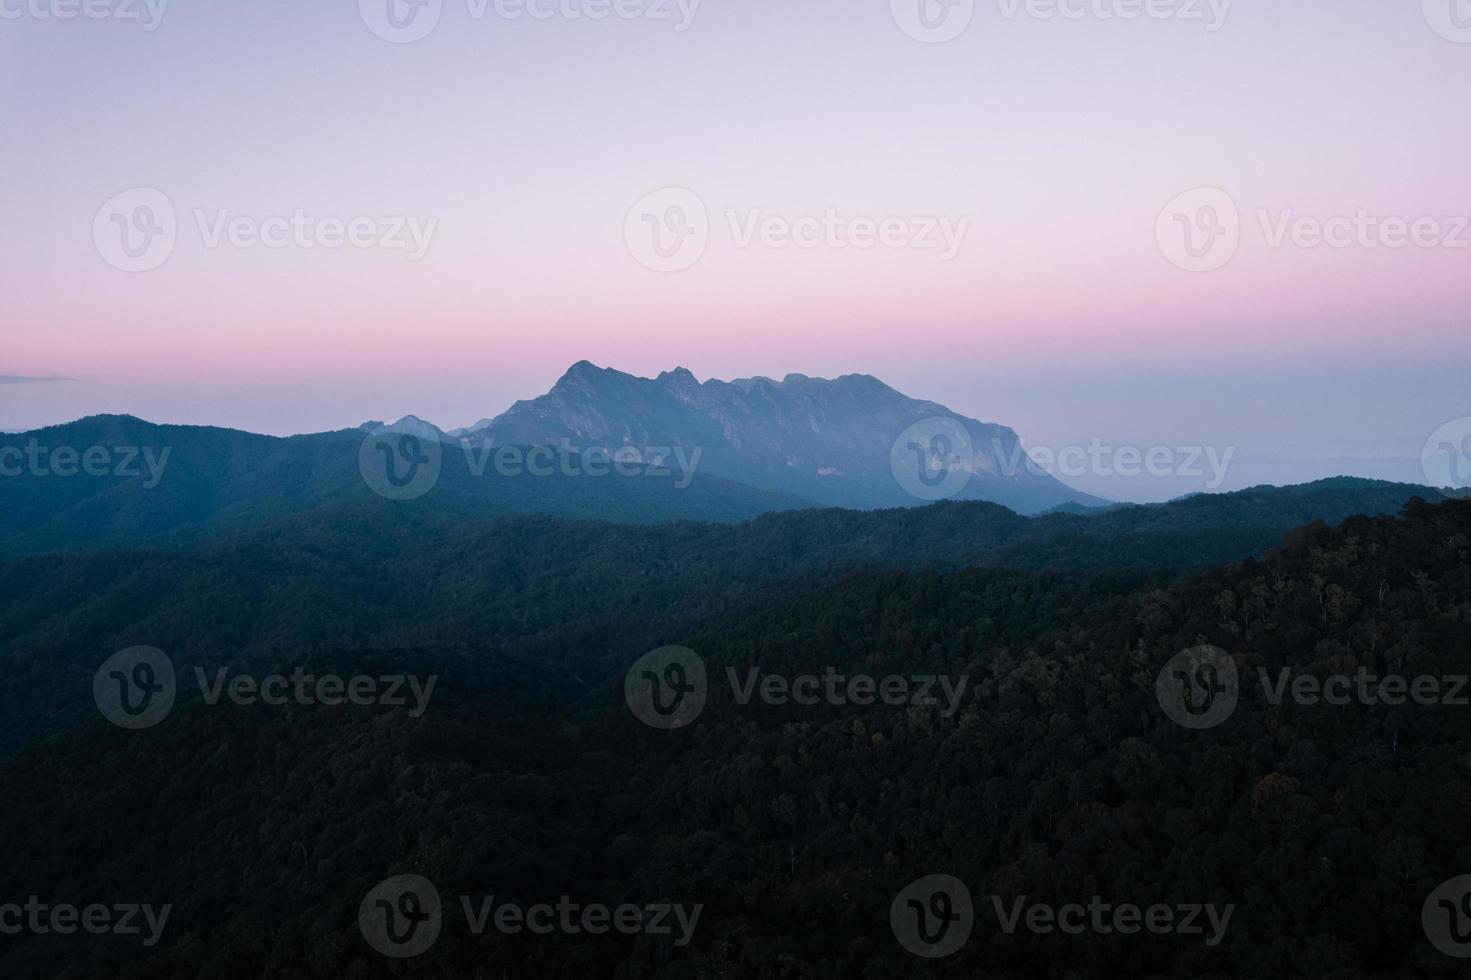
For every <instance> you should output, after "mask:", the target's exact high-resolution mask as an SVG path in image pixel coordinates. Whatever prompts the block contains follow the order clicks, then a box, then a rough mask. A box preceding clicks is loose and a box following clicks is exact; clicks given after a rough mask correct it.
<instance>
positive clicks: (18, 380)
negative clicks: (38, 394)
mask: <svg viewBox="0 0 1471 980" xmlns="http://www.w3.org/2000/svg"><path fill="white" fill-rule="evenodd" d="M70 380H71V379H70V378H28V377H26V376H25V375H23V374H0V385H23V384H32V383H36V382H41V381H70Z"/></svg>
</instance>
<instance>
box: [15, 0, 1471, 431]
mask: <svg viewBox="0 0 1471 980" xmlns="http://www.w3.org/2000/svg"><path fill="white" fill-rule="evenodd" d="M88 13H90V14H92V15H94V16H88V15H87V14H88ZM600 13H601V14H604V15H605V16H601V17H599V16H597V15H598V14H600ZM67 14H75V15H76V16H73V17H71V18H66V15H67ZM420 35H422V36H420ZM1468 91H1471V0H1420V2H1413V0H1403V2H1396V3H1385V2H1382V0H1295V2H1293V3H1290V4H1287V3H1281V2H1268V0H1236V2H1232V3H1227V2H1225V0H1214V3H1212V2H1211V0H1062V2H1061V3H1060V4H1058V3H1053V2H1050V0H1030V2H1021V0H954V2H953V3H950V4H946V3H942V2H940V0H805V2H803V3H791V2H789V0H788V2H774V0H771V2H768V0H702V2H695V0H682V2H680V0H490V2H486V3H482V2H481V0H421V2H420V4H418V5H415V4H413V3H410V2H409V0H328V2H323V3H316V4H299V3H288V2H285V0H259V2H255V3H250V4H241V3H236V2H224V0H190V2H189V3H187V4H186V3H177V2H176V3H173V4H169V3H166V2H164V0H85V2H84V0H0V172H3V173H4V174H5V180H4V181H0V209H3V210H0V213H3V214H4V215H5V220H4V221H3V222H0V331H3V339H4V343H3V344H0V429H7V430H14V429H26V428H31V427H35V426H40V425H45V424H50V423H55V422H60V421H65V420H69V419H72V418H77V417H80V416H83V415H88V414H94V413H98V412H125V413H129V414H134V415H139V416H142V417H145V418H149V419H151V420H154V421H159V422H190V423H204V424H215V425H229V426H235V427H240V428H246V429H251V430H254V431H260V432H269V433H277V434H286V433H294V432H304V431H318V430H322V429H330V428H340V427H345V426H351V425H356V424H358V423H360V422H361V421H363V420H365V419H369V418H396V417H398V416H399V415H403V414H407V413H413V414H416V415H419V416H421V417H424V418H427V419H430V420H432V421H434V422H436V423H438V424H440V425H441V426H444V427H446V428H448V427H453V426H458V425H464V424H467V423H469V422H471V421H474V420H475V419H478V418H481V417H484V416H491V415H495V414H497V413H498V412H500V411H502V410H504V409H505V408H506V407H507V406H508V405H509V404H510V403H511V402H512V401H514V400H516V399H518V398H528V397H533V396H535V395H537V394H539V393H541V392H543V391H545V390H546V389H547V388H548V387H550V386H551V384H552V383H553V382H554V381H555V380H556V378H557V377H558V376H560V374H561V373H562V372H563V371H564V370H565V369H566V367H567V366H568V365H570V364H571V363H573V362H574V361H577V360H580V359H583V358H586V359H589V360H592V361H593V362H595V363H598V364H602V365H608V366H613V367H617V368H620V369H622V370H626V371H630V372H632V373H636V374H645V375H652V374H655V373H657V372H659V371H661V370H665V369H669V368H672V367H674V366H676V365H682V366H684V367H687V368H689V369H690V370H692V371H693V372H694V373H695V374H696V375H697V376H698V377H701V378H707V377H719V378H731V377H739V376H749V375H756V374H765V375H772V376H776V377H781V376H783V375H785V374H787V373H789V372H800V373H803V374H808V375H813V376H822V377H832V376H836V375H839V374H845V373H851V372H857V373H866V374H873V375H876V376H878V377H880V378H882V379H884V380H885V381H887V382H888V383H890V384H891V385H893V386H894V387H896V388H898V389H900V390H901V391H904V392H906V393H908V394H911V395H914V396H916V397H922V398H929V399H932V400H935V401H939V402H942V403H944V404H946V405H947V406H949V407H950V408H952V409H954V410H956V411H959V412H963V413H964V414H967V415H970V416H974V417H977V418H980V419H983V420H986V421H996V422H1002V423H1004V424H1007V425H1011V426H1013V427H1014V428H1016V429H1017V430H1018V431H1019V432H1020V433H1021V434H1022V436H1023V437H1024V439H1026V440H1027V441H1028V442H1029V443H1034V444H1042V445H1068V444H1087V443H1088V442H1089V441H1091V440H1094V439H1102V440H1105V441H1107V442H1112V443H1115V444H1132V445H1139V446H1149V445H1154V444H1160V443H1165V444H1213V445H1221V446H1230V447H1233V448H1234V449H1235V451H1236V452H1237V453H1238V455H1239V456H1241V457H1243V458H1246V457H1249V458H1260V459H1278V458H1283V459H1285V458H1292V459H1319V460H1328V459H1338V458H1341V457H1355V458H1364V459H1368V458H1393V459H1410V460H1413V459H1417V458H1418V457H1419V455H1420V452H1421V448H1422V446H1423V445H1424V444H1425V441H1426V439H1427V437H1428V436H1429V435H1430V434H1431V433H1432V432H1433V431H1434V430H1436V429H1437V428H1438V427H1440V426H1442V425H1443V424H1444V423H1446V422H1447V421H1449V420H1452V419H1457V418H1463V417H1466V416H1471V383H1468V379H1471V371H1468V369H1471V344H1468V343H1467V338H1468V334H1471V329H1468V328H1471V317H1468V313H1471V230H1468V229H1467V227H1466V218H1465V217H1464V216H1466V215H1471V167H1468V166H1467V165H1466V161H1467V160H1468V159H1471V123H1468V119H1471V116H1468V114H1467V112H1466V108H1465V105H1464V101H1465V99H1464V97H1465V93H1466V92H1468ZM1345 219H1346V220H1345ZM1396 226H1398V227H1396ZM349 228H351V229H353V231H352V234H351V235H349V234H348V229H349ZM947 236H948V237H947ZM349 238H351V240H350V241H349V240H348V239H349ZM267 243H269V244H267ZM27 378H48V379H62V380H46V381H39V380H37V381H26V380H23V379H27Z"/></svg>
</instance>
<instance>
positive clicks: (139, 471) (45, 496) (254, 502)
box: [0, 415, 811, 556]
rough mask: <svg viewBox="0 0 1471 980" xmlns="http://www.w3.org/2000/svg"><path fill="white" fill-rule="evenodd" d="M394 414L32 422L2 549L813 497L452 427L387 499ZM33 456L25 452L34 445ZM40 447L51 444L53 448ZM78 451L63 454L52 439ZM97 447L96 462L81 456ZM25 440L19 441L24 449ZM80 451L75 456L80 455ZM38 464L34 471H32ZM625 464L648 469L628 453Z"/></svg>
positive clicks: (744, 515)
mask: <svg viewBox="0 0 1471 980" xmlns="http://www.w3.org/2000/svg"><path fill="white" fill-rule="evenodd" d="M384 428H385V427H384V426H382V425H381V424H380V423H368V424H367V425H365V426H364V427H363V428H361V429H347V430H342V431H337V432H323V433H317V434H314V435H302V436H292V437H290V438H284V439H283V438H276V437H273V436H263V435H254V434H251V433H248V432H239V431H236V430H233V429H219V428H211V427H205V426H178V425H155V424H153V423H150V422H145V421H142V420H141V419H136V418H133V417H131V416H125V415H102V416H93V417H90V418H86V419H82V420H80V421H77V422H72V423H69V424H67V425H60V426H52V427H50V428H46V429H38V430H35V431H33V432H26V433H19V434H9V435H0V453H5V454H6V455H4V456H3V458H0V462H3V463H4V464H5V466H6V468H7V471H8V472H10V473H14V472H15V470H16V469H17V468H18V469H19V470H20V472H19V473H18V474H16V475H0V556H10V555H20V554H35V553H40V552H45V551H56V550H77V549H91V548H102V547H112V546H119V545H129V546H137V545H148V546H156V545H165V544H176V543H182V542H184V541H187V540H189V539H190V538H193V537H198V536H200V535H205V534H210V533H213V532H215V531H218V530H223V529H226V528H229V527H232V526H236V525H240V524H247V523H253V522H255V521H259V520H263V519H271V518H277V517H283V516H291V515H295V514H305V513H308V512H312V511H315V510H317V509H319V508H323V507H332V506H338V505H342V504H354V503H360V504H366V505H369V506H373V507H379V508H392V507H400V508H404V507H407V508H417V509H425V510H432V511H435V512H442V513H445V514H448V515H451V516H462V517H467V518H468V517H495V516H507V515H514V514H546V515H550V516H554V517H580V518H601V519H605V520H610V521H618V522H622V523H629V524H651V523H662V522H665V521H674V520H701V521H715V522H731V521H741V520H746V519H748V518H751V517H755V516H757V515H758V514H764V513H768V512H770V511H778V510H788V509H791V508H796V507H808V506H811V504H810V503H809V502H807V501H805V500H801V499H799V498H797V497H794V496H791V495H784V494H778V493H772V492H770V491H766V490H759V489H754V488H752V487H748V486H743V485H741V484H737V483H733V482H731V481H729V480H722V479H720V478H719V477H716V476H713V475H710V474H706V473H702V472H698V471H697V472H695V473H693V474H691V475H690V477H689V479H688V481H687V482H686V481H685V479H684V477H683V476H682V475H681V474H679V473H677V472H673V467H664V469H665V470H667V471H669V472H668V474H667V475H659V474H657V473H654V475H650V476H648V477H647V478H645V477H643V476H638V477H634V478H620V477H615V476H604V477H602V478H590V477H588V476H586V475H574V476H569V475H567V474H566V473H565V472H563V471H562V469H561V468H560V467H552V468H551V472H549V473H548V474H547V475H545V476H529V475H526V473H525V472H524V467H523V468H522V470H521V472H520V475H505V474H503V473H501V472H498V471H497V469H496V467H495V466H494V465H493V463H492V462H491V461H490V460H487V459H486V458H484V456H483V455H482V456H476V455H473V454H471V453H467V452H466V451H464V450H463V449H462V448H461V447H460V446H459V445H458V444H457V443H455V442H453V441H448V442H445V443H443V445H442V446H441V447H440V448H441V452H442V457H441V461H440V464H439V466H438V472H437V476H436V479H435V480H434V484H433V486H432V488H431V489H429V490H428V491H427V492H426V493H425V494H424V495H423V496H422V497H421V498H419V499H415V500H408V501H395V500H385V499H383V498H382V497H381V496H379V495H378V494H376V493H374V490H373V487H372V485H371V484H370V483H369V482H368V481H367V480H366V479H365V477H364V470H363V464H362V462H361V460H360V450H361V449H362V447H363V445H364V440H365V439H366V438H367V436H368V435H369V434H371V433H373V432H375V431H380V430H382V429H384ZM391 429H392V430H394V431H402V432H413V433H416V434H419V435H421V436H422V437H424V438H425V439H428V438H430V437H431V433H432V432H434V431H437V430H434V428H433V426H430V425H429V424H428V423H425V422H422V421H420V420H418V419H413V418H412V417H409V418H407V419H404V420H401V421H400V422H399V423H395V424H394V425H393V426H392V427H391ZM32 444H34V446H35V447H37V448H38V451H37V452H36V453H34V454H33V455H35V457H36V459H35V463H34V465H33V462H32V460H30V459H28V458H27V457H26V455H25V454H26V451H27V448H28V447H29V446H31V445H32ZM39 449H44V450H45V451H46V452H45V454H44V455H42V454H40V452H39ZM58 449H66V450H70V453H69V454H68V455H66V456H62V457H60V458H57V457H55V456H54V455H53V453H54V452H55V450H58ZM90 450H98V451H99V453H97V454H94V458H93V461H92V462H93V465H92V467H91V471H90V473H89V472H88V471H87V470H85V469H84V468H83V466H84V461H85V459H86V454H87V453H88V451H90ZM17 452H19V453H20V454H21V455H19V456H17V455H16V453H17ZM73 454H74V456H75V458H73ZM33 470H34V472H33ZM625 471H627V472H636V473H639V474H643V473H649V472H651V471H650V469H649V468H648V467H643V466H640V467H626V468H625Z"/></svg>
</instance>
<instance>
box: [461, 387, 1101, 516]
mask: <svg viewBox="0 0 1471 980" xmlns="http://www.w3.org/2000/svg"><path fill="white" fill-rule="evenodd" d="M934 420H946V422H949V423H954V424H955V425H954V426H946V423H945V422H941V423H938V424H936V423H935V421H934ZM927 422H928V423H930V424H931V425H934V426H935V427H936V428H942V427H946V428H948V430H949V431H950V432H951V433H952V434H954V441H955V442H956V443H960V442H962V441H963V439H962V438H961V437H960V435H959V434H958V433H956V432H955V426H958V427H959V429H960V430H963V432H964V436H965V437H967V438H968V440H969V442H970V447H971V449H972V450H973V452H971V453H970V454H968V457H969V458H964V459H959V460H957V461H956V462H955V464H954V465H956V466H959V467H961V468H964V469H968V470H969V479H967V480H966V481H965V483H964V485H963V486H961V487H960V488H959V489H958V490H957V491H956V492H955V493H954V494H947V495H946V496H947V497H950V498H951V499H956V500H988V501H991V502H992V503H998V504H1002V505H1004V506H1006V507H1010V508H1011V509H1012V510H1015V511H1017V512H1018V513H1021V514H1034V513H1039V512H1041V511H1044V510H1047V509H1049V508H1052V507H1056V506H1058V505H1059V504H1081V505H1084V506H1098V505H1102V504H1106V503H1107V501H1104V500H1101V499H1100V498H1098V497H1094V496H1091V495H1089V494H1085V493H1081V492H1078V491H1076V490H1073V489H1072V488H1070V487H1068V486H1065V485H1064V484H1062V483H1061V482H1059V481H1058V480H1056V479H1054V478H1053V477H1052V476H1049V475H1048V474H1046V473H1043V472H1041V471H1040V470H1038V469H1036V468H1035V467H1032V466H1029V465H1027V462H1026V457H1025V455H1024V454H1023V451H1022V449H1021V441H1020V440H1019V439H1018V437H1017V434H1016V432H1015V431H1013V430H1012V429H1011V428H1009V427H1007V426H1004V425H999V424H996V423H992V422H981V421H977V420H976V419H972V418H967V417H966V416H964V415H961V414H959V413H958V412H954V411H951V410H950V409H948V408H946V407H945V406H944V405H939V404H937V403H935V402H931V401H923V400H920V399H915V398H911V397H909V396H907V395H904V394H901V393H900V392H898V391H895V390H894V389H893V388H891V387H889V386H888V385H886V384H884V383H883V382H882V381H880V380H879V379H877V378H875V377H871V376H869V375H866V374H846V375H843V376H842V377H839V378H836V379H833V380H827V379H823V378H809V377H807V376H806V375H801V374H788V375H787V376H786V377H785V378H783V379H782V380H780V381H776V380H773V379H771V378H764V377H755V378H738V379H736V380H734V381H719V380H715V379H710V380H707V381H704V382H701V381H699V380H697V379H696V378H695V376H694V375H693V374H691V373H690V372H689V371H688V370H686V369H685V368H675V369H674V370H672V371H665V372H663V373H662V374H660V375H659V376H658V377H657V378H640V377H635V376H634V375H631V374H625V373H624V372H622V371H616V370H613V369H611V368H600V367H597V366H595V365H593V364H591V363H590V362H588V361H579V362H577V363H576V364H574V365H572V367H571V368H569V369H568V370H567V372H566V373H565V374H564V375H563V376H562V378H561V379H560V380H559V381H557V383H556V384H555V385H554V386H553V387H552V389H551V390H550V391H549V392H547V393H546V394H545V395H542V396H540V397H538V398H533V399H531V400H529V401H519V402H516V403H515V404H514V405H512V406H511V408H510V409H509V410H508V411H506V412H505V413H503V414H501V415H499V416H496V417H495V418H492V419H486V420H482V421H481V422H477V423H476V424H475V425H473V426H469V427H467V428H465V429H460V430H456V431H455V432H454V433H452V435H454V436H457V437H460V438H466V439H469V440H471V441H472V442H477V441H478V442H481V443H488V444H489V445H492V446H501V445H560V444H563V443H568V444H570V445H572V446H574V447H582V448H593V447H596V448H598V449H603V450H607V451H617V450H624V451H628V452H632V453H642V452H643V451H644V449H645V447H670V446H674V447H684V448H686V449H689V450H693V449H696V448H698V449H699V450H701V461H700V466H701V468H702V469H703V471H704V472H706V473H710V474H713V475H715V476H719V477H723V478H725V479H729V480H734V481H736V482H738V483H744V484H747V485H749V486H753V487H757V488H760V489H763V490H769V491H773V492H776V493H784V494H793V495H796V496H798V497H802V498H803V499H806V500H809V501H811V502H813V503H815V504H819V505H822V506H833V507H851V508H858V509H868V508H876V507H905V506H912V505H914V504H917V503H927V502H929V501H928V500H927V499H925V498H923V497H916V496H915V495H914V494H913V493H911V492H909V491H908V490H906V489H905V487H904V486H903V485H901V483H900V482H899V481H897V480H896V479H895V475H894V471H893V466H892V457H893V455H894V453H895V444H896V441H897V440H899V439H900V437H901V436H902V435H904V433H905V432H906V430H907V429H909V428H910V427H911V426H914V425H915V424H916V423H927ZM902 448H903V447H901V451H902ZM940 465H942V464H940V463H938V462H937V463H936V468H937V469H938V468H939V466H940Z"/></svg>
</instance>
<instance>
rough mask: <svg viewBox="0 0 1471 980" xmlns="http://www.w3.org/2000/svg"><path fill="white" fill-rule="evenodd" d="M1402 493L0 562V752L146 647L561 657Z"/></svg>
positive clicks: (542, 525) (521, 527) (384, 522)
mask: <svg viewBox="0 0 1471 980" xmlns="http://www.w3.org/2000/svg"><path fill="white" fill-rule="evenodd" d="M1416 492H1427V493H1428V492H1430V491H1424V490H1423V489H1421V488H1414V487H1408V486H1404V485H1399V484H1388V483H1374V482H1371V481H1362V480H1338V481H1324V482H1322V483H1317V484H1310V485H1307V486H1303V487H1293V488H1286V489H1275V488H1267V489H1261V490H1252V491H1243V492H1241V493H1236V494H1224V495H1220V496H1213V497H1194V498H1190V499H1187V500H1182V501H1177V502H1175V503H1171V504H1165V505H1159V506H1151V507H1131V508H1120V509H1117V510H1111V511H1108V512H1105V513H1102V514H1099V515H1096V516H1090V517H1081V516H1074V515H1063V514H1059V515H1051V516H1047V517H1040V518H1023V517H1019V516H1017V515H1016V514H1013V513H1012V512H1011V511H1009V510H1006V509H1005V508H1003V507H999V506H997V505H994V504H986V503H980V502H975V503H961V504H952V503H947V504H936V505H933V506H930V507H924V508H915V509H907V510H890V511H870V512H859V511H845V510H807V511H795V512H790V513H780V514H768V515H765V516H762V517H760V518H758V519H756V520H753V521H750V522H747V523H745V524H740V525H720V524H696V523H674V524H664V525H656V526H627V525H614V524H605V523H601V522H585V521H564V520H555V519H551V518H541V517H528V518H505V519H497V520H481V521H467V520H464V519H462V518H460V517H458V516H456V515H451V514H446V513H445V512H444V511H443V510H441V509H439V508H436V507H434V506H432V505H429V504H427V503H426V502H425V501H411V502H407V503H400V502H392V501H385V500H375V501H373V502H371V503H365V504H358V505H350V506H348V505H344V506H340V507H336V508H329V509H326V510H323V511H320V512H315V513H312V514H310V515H302V516H296V517H289V518H282V519H278V520H274V521H267V522H261V523H260V524H258V525H251V526H250V527H249V528H247V529H244V530H239V531H236V532H234V533H230V534H224V535H221V536H219V537H218V538H216V539H215V540H213V541H211V542H208V543H201V544H196V545H193V546H189V547H173V548H167V549H163V548H160V549H152V550H147V551H132V550H125V551H100V552H91V553H81V554H66V555H52V556H41V557H35V558H28V559H21V560H17V561H12V562H0V637H3V642H0V668H3V669H4V670H5V671H6V672H7V677H8V678H9V682H8V683H7V684H6V685H4V686H3V687H0V758H3V757H4V756H5V755H8V754H9V753H10V752H12V751H13V750H14V749H15V748H16V747H18V746H19V745H21V744H23V743H24V742H25V741H26V740H29V739H34V738H37V737H43V736H45V735H47V734H50V733H52V732H56V731H60V730H63V729H65V728H66V727H67V726H68V725H70V724H71V723H72V721H73V720H74V719H75V718H77V717H79V716H81V717H86V716H89V715H90V713H91V712H92V711H93V710H94V709H93V707H92V704H91V698H90V687H89V684H90V680H89V678H90V677H91V674H92V672H93V671H95V670H96V668H97V666H98V664H100V663H101V662H102V660H103V659H105V658H106V657H107V656H109V655H110V654H112V653H113V652H115V651H117V650H121V649H124V648H126V647H129V646H133V645H137V644H144V645H148V646H155V647H160V648H165V649H168V650H170V651H171V652H173V653H174V654H177V655H179V656H182V657H184V658H185V659H186V660H188V661H190V662H194V663H199V664H206V665H220V664H228V663H233V662H236V661H239V660H242V659H247V658H250V657H254V656H260V655H267V654H277V655H282V654H291V653H293V652H295V651H298V650H302V649H314V648H319V647H324V646H326V647H337V648H343V647H350V648H379V649H381V648H385V647H404V646H409V647H414V646H422V645H424V644H449V645H458V644H463V643H466V642H472V641H473V642H480V643H486V644H497V645H500V646H502V647H503V648H505V649H507V650H509V651H511V652H514V653H516V654H518V655H524V656H528V657H534V658H553V659H557V660H560V659H562V658H567V657H568V656H570V654H569V651H584V652H586V651H608V652H624V651H626V650H630V649H634V648H637V647H638V646H639V645H640V644H644V643H647V642H649V641H651V640H653V639H657V637H658V635H659V633H660V632H661V631H662V630H664V629H666V628H668V627H669V626H670V624H672V623H676V622H683V621H687V620H688V619H689V618H690V617H691V616H694V615H699V614H706V613H713V612H717V611H719V610H721V609H727V608H730V607H732V606H733V605H735V604H738V603H741V602H744V601H748V600H750V599H753V598H757V597H761V596H767V595H775V594H782V593H785V592H789V591H791V590H793V589H802V590H808V591H810V590H811V589H812V588H814V587H818V586H821V585H822V584H824V583H828V582H831V581H833V580H834V579H835V578H836V577H837V576H839V575H842V574H846V573H850V572H854V571H857V570H861V569H894V568H901V569H947V568H962V567H976V566H987V567H1005V568H1018V569H1043V568H1052V569H1063V570H1076V569H1110V568H1126V569H1136V570H1143V571H1146V572H1148V571H1153V572H1154V573H1155V574H1156V575H1157V576H1158V575H1161V574H1162V573H1163V571H1166V570H1174V569H1181V568H1195V567H1203V566H1206V565H1209V564H1212V563H1219V562H1226V561H1238V560H1240V559H1243V558H1246V557H1249V556H1252V555H1257V554H1260V553H1261V552H1263V551H1264V550H1266V549H1267V548H1270V547H1274V546H1276V545H1279V544H1281V543H1282V541H1283V539H1284V537H1285V535H1286V534H1287V533H1288V531H1290V530H1291V529H1292V528H1294V527H1297V526H1299V525H1301V524H1305V523H1307V522H1309V521H1312V520H1315V519H1324V520H1327V521H1330V522H1336V521H1339V520H1342V519H1343V518H1344V517H1347V516H1349V515H1350V514H1355V513H1369V514H1374V513H1382V512H1395V511H1398V510H1399V509H1400V508H1401V506H1403V504H1404V503H1405V501H1406V500H1407V499H1410V498H1411V497H1412V496H1413V494H1415V493H1416Z"/></svg>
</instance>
